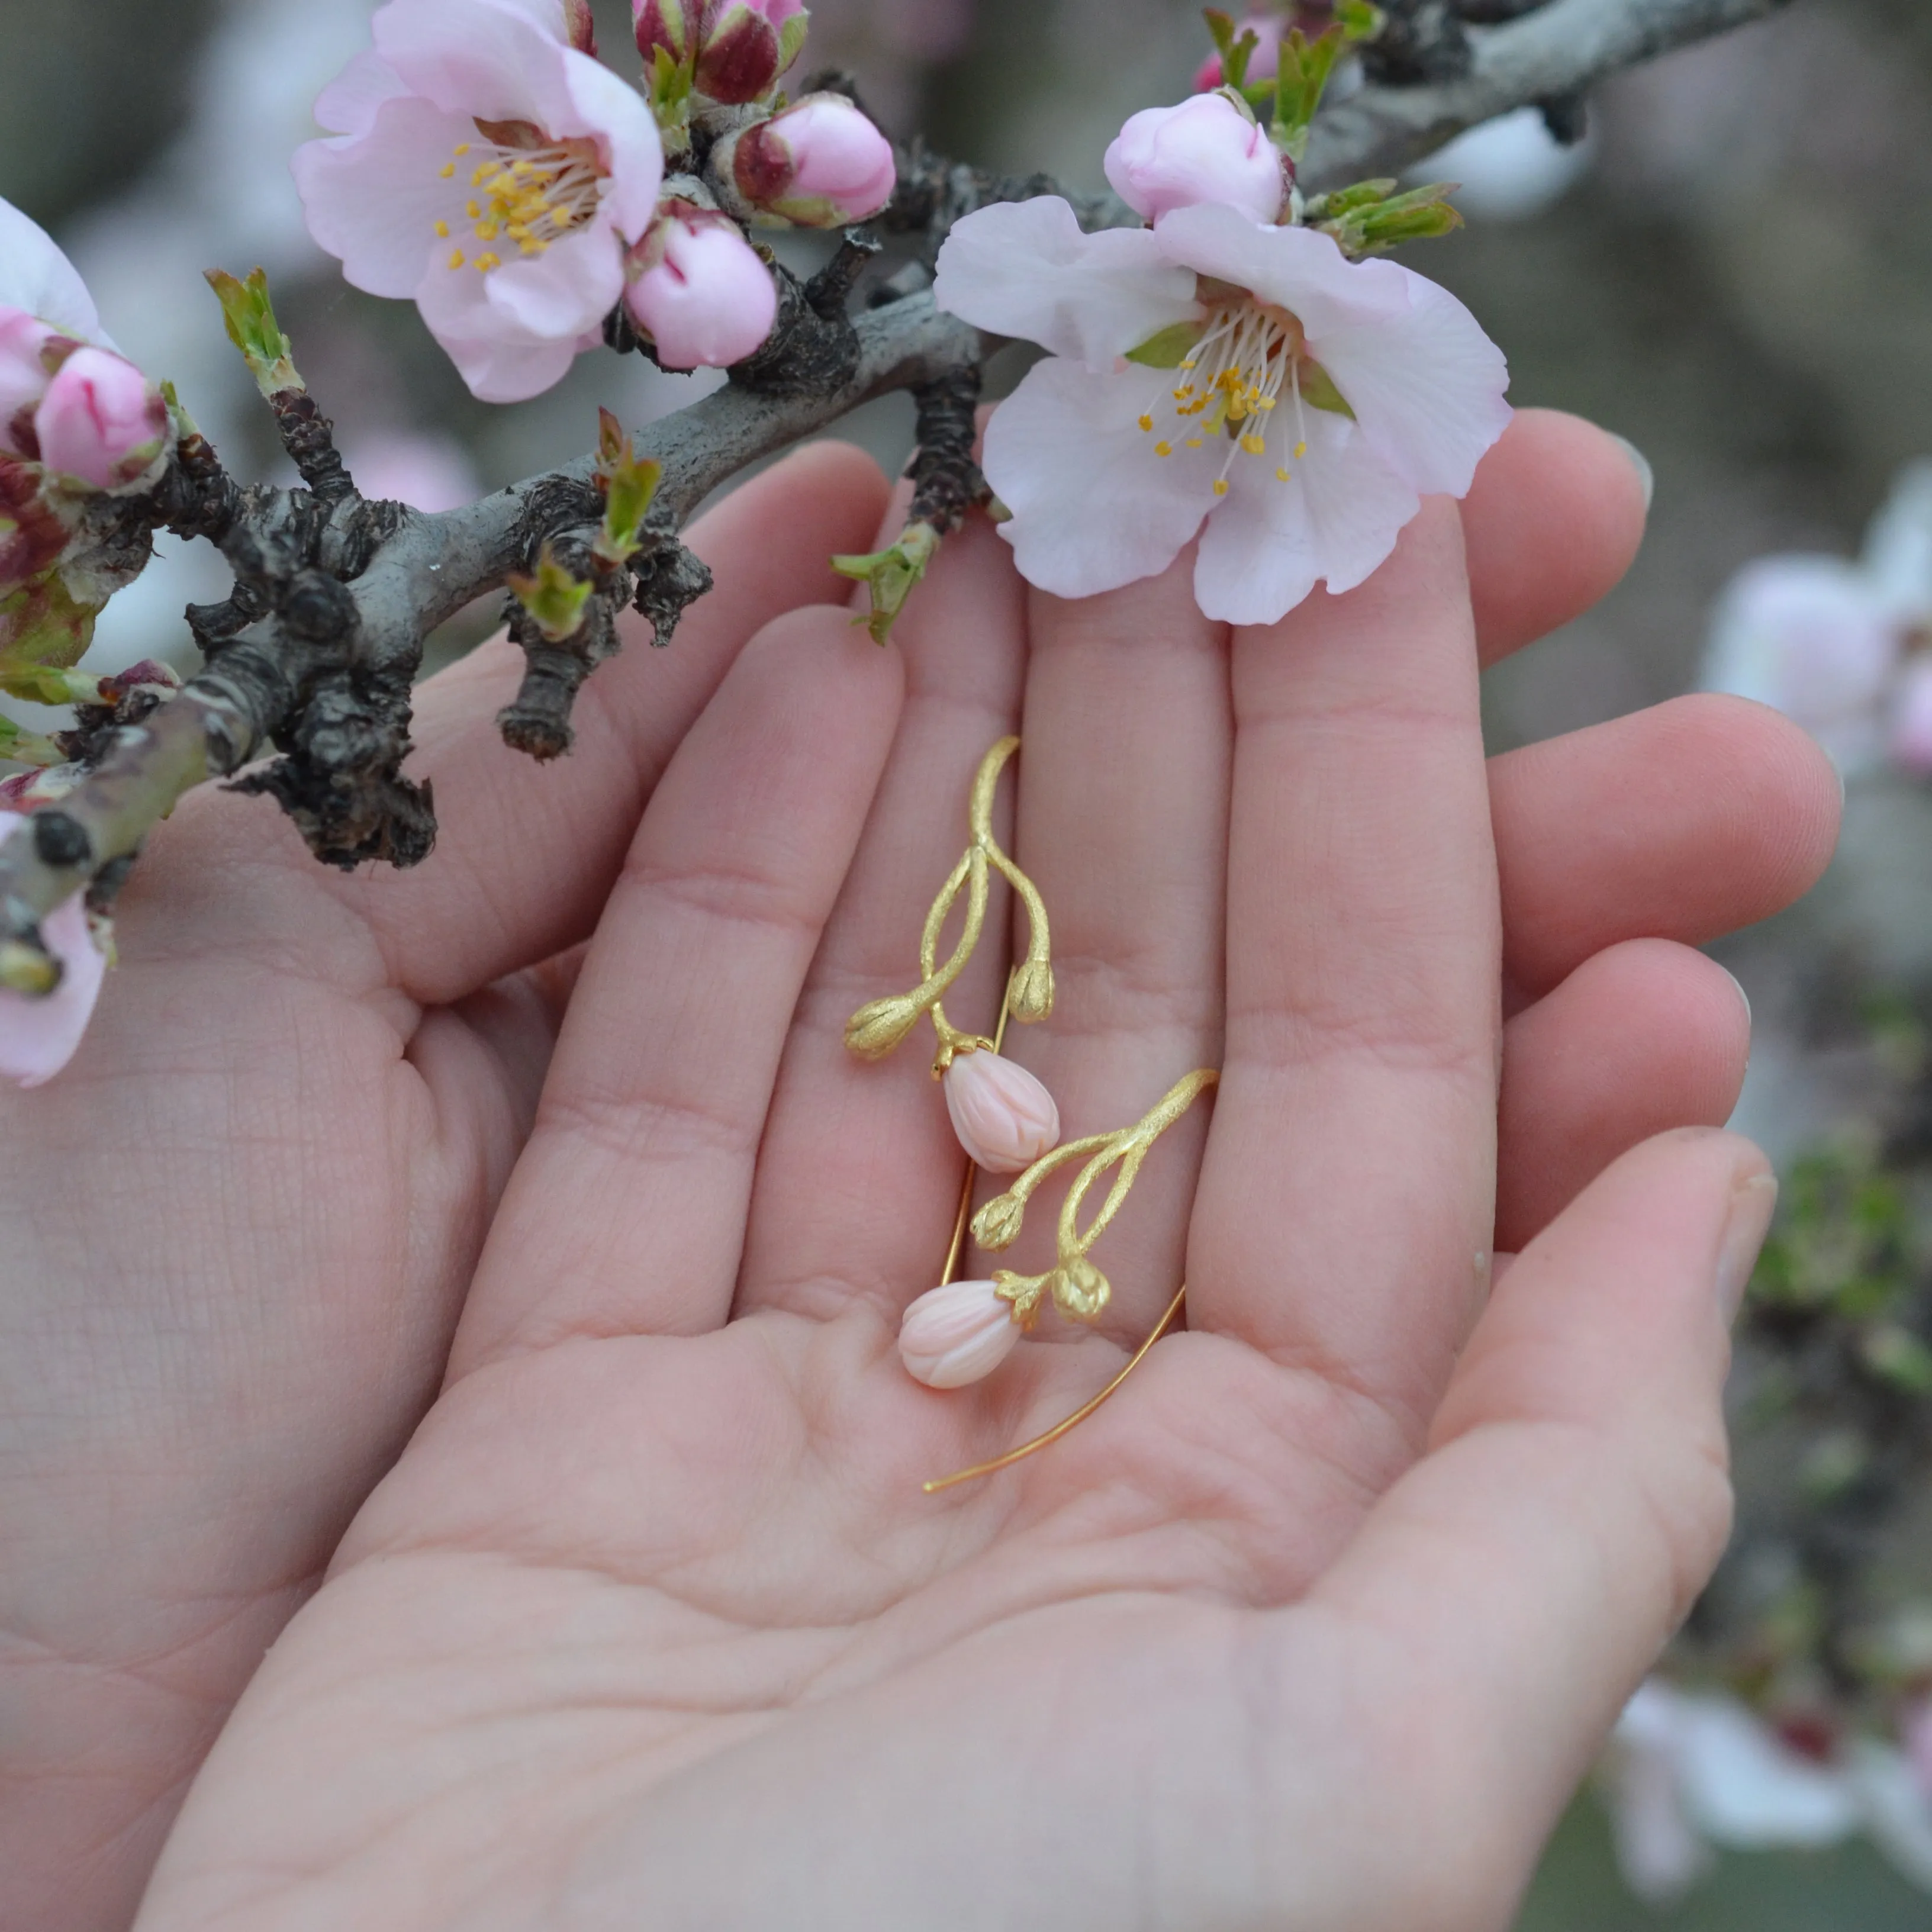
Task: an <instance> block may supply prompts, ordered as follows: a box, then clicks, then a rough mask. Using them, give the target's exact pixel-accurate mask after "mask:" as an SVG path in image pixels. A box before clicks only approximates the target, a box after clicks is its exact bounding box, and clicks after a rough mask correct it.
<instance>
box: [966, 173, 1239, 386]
mask: <svg viewBox="0 0 1932 1932" xmlns="http://www.w3.org/2000/svg"><path fill="white" fill-rule="evenodd" d="M932 295H933V300H934V301H935V302H937V303H938V305H939V306H940V308H942V309H944V310H945V311H947V313H948V314H953V315H956V316H959V317H962V318H963V319H964V320H966V321H968V322H970V323H973V324H974V326H975V327H977V328H980V329H991V330H992V331H994V332H995V333H997V334H998V335H1016V336H1022V337H1024V338H1025V339H1026V340H1027V341H1030V342H1037V343H1039V344H1041V345H1042V346H1043V347H1046V348H1047V349H1050V350H1052V352H1053V353H1054V354H1055V355H1056V356H1078V357H1079V358H1081V359H1082V360H1083V361H1085V362H1088V364H1090V365H1091V366H1092V367H1093V368H1096V369H1111V368H1112V367H1113V366H1114V364H1115V362H1116V361H1117V360H1118V358H1120V357H1121V356H1124V355H1125V354H1126V353H1127V351H1128V350H1130V349H1133V348H1136V347H1138V346H1139V344H1142V343H1143V342H1145V341H1146V340H1147V339H1148V337H1149V336H1151V335H1154V334H1156V333H1157V332H1158V331H1160V330H1161V329H1166V328H1167V327H1168V326H1169V325H1170V324H1172V323H1177V322H1186V321H1189V320H1193V318H1194V317H1198V316H1199V314H1201V313H1202V311H1201V307H1200V305H1199V303H1198V302H1196V301H1195V299H1194V277H1193V274H1192V273H1191V272H1190V271H1189V270H1188V269H1184V268H1181V267H1178V266H1175V264H1174V263H1172V262H1170V261H1169V260H1166V258H1165V257H1163V254H1162V251H1161V248H1160V245H1159V243H1158V242H1157V241H1156V240H1155V239H1154V236H1152V235H1151V234H1150V233H1148V232H1147V231H1146V230H1145V229H1138V230H1136V229H1118V228H1115V229H1107V230H1106V231H1105V232H1103V233H1100V234H1098V235H1088V234H1086V233H1083V232H1082V229H1081V226H1080V223H1079V221H1078V220H1076V218H1075V216H1074V213H1073V209H1072V208H1070V207H1069V206H1068V205H1067V203H1066V202H1064V200H1062V199H1061V197H1060V196H1058V195H1042V196H1038V197H1037V199H1034V200H1032V201H1016V202H998V203H996V204H995V205H994V206H992V207H991V208H980V209H978V210H977V211H975V212H974V213H973V214H969V215H968V216H967V217H966V218H965V220H963V221H962V222H960V223H959V224H958V225H957V226H956V227H955V228H954V229H953V232H952V233H951V234H950V235H949V236H947V239H946V244H945V246H944V248H941V250H940V251H939V262H938V272H937V274H936V275H935V279H934V283H933V290H932Z"/></svg>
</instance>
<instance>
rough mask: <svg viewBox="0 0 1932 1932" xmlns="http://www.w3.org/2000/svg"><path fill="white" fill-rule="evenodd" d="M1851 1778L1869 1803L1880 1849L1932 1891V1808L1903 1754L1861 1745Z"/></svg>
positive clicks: (1868, 1823)
mask: <svg viewBox="0 0 1932 1932" xmlns="http://www.w3.org/2000/svg"><path fill="white" fill-rule="evenodd" d="M1852 1781H1853V1782H1854V1783H1855V1784H1856V1786H1857V1787H1858V1792H1859V1793H1860V1795H1861V1797H1862V1798H1863V1799H1864V1813H1865V1829H1866V1831H1867V1832H1869V1833H1870V1835H1871V1838H1872V1839H1873V1842H1874V1843H1876V1845H1877V1846H1878V1848H1879V1850H1880V1851H1882V1852H1884V1854H1885V1856H1886V1857H1887V1858H1889V1859H1890V1860H1891V1862H1892V1863H1893V1864H1894V1865H1896V1866H1897V1868H1898V1869H1899V1870H1900V1871H1901V1872H1903V1873H1904V1874H1905V1876H1906V1877H1907V1878H1909V1879H1911V1881H1912V1883H1913V1884H1914V1885H1917V1886H1918V1888H1920V1890H1921V1891H1932V1804H1928V1803H1927V1800H1926V1796H1925V1791H1924V1787H1923V1786H1922V1785H1921V1784H1920V1783H1919V1781H1918V1774H1917V1773H1916V1772H1915V1771H1914V1770H1913V1769H1912V1764H1911V1761H1910V1760H1909V1759H1908V1758H1907V1757H1906V1756H1905V1754H1904V1753H1903V1752H1902V1751H1893V1750H1891V1749H1889V1748H1888V1747H1886V1746H1885V1745H1876V1744H1861V1745H1858V1746H1856V1747H1855V1748H1854V1750H1853V1751H1852Z"/></svg>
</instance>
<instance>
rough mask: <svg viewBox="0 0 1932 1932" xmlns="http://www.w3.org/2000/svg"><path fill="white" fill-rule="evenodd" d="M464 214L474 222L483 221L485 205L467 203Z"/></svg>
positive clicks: (464, 205)
mask: <svg viewBox="0 0 1932 1932" xmlns="http://www.w3.org/2000/svg"><path fill="white" fill-rule="evenodd" d="M463 213H464V214H466V215H468V216H469V218H470V220H472V221H481V220H482V219H483V204H482V203H481V202H480V201H466V202H464V203H463Z"/></svg>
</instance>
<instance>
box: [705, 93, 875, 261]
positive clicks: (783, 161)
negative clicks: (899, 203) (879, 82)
mask: <svg viewBox="0 0 1932 1932" xmlns="http://www.w3.org/2000/svg"><path fill="white" fill-rule="evenodd" d="M720 145H721V146H723V145H724V144H723V143H721V144H720ZM713 165H714V166H729V168H730V178H731V181H732V183H733V185H734V186H735V187H736V189H737V190H738V192H739V194H741V195H742V196H743V197H744V198H745V201H746V202H748V204H749V205H751V207H752V208H756V209H757V210H760V211H762V212H763V213H764V214H767V215H771V216H773V217H776V218H777V220H779V221H780V222H789V223H790V224H791V225H792V226H794V227H797V228H836V227H839V226H841V225H843V224H844V223H846V222H848V221H863V220H865V219H866V217H868V216H869V215H874V214H877V213H878V211H880V208H883V207H884V206H885V205H886V202H889V201H890V200H891V199H892V193H893V190H894V189H895V188H896V187H898V166H897V163H895V161H894V160H893V158H892V143H891V142H889V141H888V140H887V139H886V137H885V136H884V135H883V134H882V133H880V132H879V130H878V129H877V128H876V127H874V126H873V125H872V124H871V121H868V120H867V119H866V118H865V115H862V113H859V110H858V109H857V108H856V107H853V104H851V102H850V101H847V99H846V98H845V97H844V95H842V94H808V95H805V98H803V99H802V101H799V102H798V103H797V104H796V106H794V107H787V109H786V110H785V111H784V113H782V114H776V115H773V116H772V118H771V119H770V120H769V121H759V122H758V123H757V124H756V125H755V126H753V127H747V128H746V129H745V130H744V131H743V132H742V133H740V134H738V135H736V136H733V139H732V140H731V142H730V144H729V152H728V154H724V155H720V156H718V157H716V158H715V160H714V162H713Z"/></svg>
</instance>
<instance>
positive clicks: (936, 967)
mask: <svg viewBox="0 0 1932 1932" xmlns="http://www.w3.org/2000/svg"><path fill="white" fill-rule="evenodd" d="M1019 748H1020V741H1019V739H1018V738H1016V737H1014V738H1002V739H1001V740H1000V742H998V744H997V745H995V746H994V747H993V748H992V750H991V751H989V752H988V753H987V754H986V757H984V758H983V759H982V760H980V769H979V770H978V772H977V773H976V774H975V775H974V779H973V791H972V796H971V800H970V801H969V802H968V807H967V823H968V827H969V829H970V832H971V844H968V847H967V848H966V850H965V853H964V855H963V856H962V857H961V859H960V860H959V863H958V864H957V865H955V866H954V867H953V870H952V871H951V872H950V874H948V875H947V880H946V883H945V884H944V886H941V888H940V891H939V896H938V898H935V900H934V901H933V902H932V910H931V911H929V913H927V914H926V926H925V929H924V930H923V932H921V934H920V935H919V971H921V973H922V974H924V975H925V977H924V978H923V979H922V980H921V981H920V983H919V985H918V986H915V987H914V988H913V989H912V991H911V992H909V993H895V994H893V995H890V996H889V997H888V998H885V999H882V1000H872V1001H868V1002H867V1004H865V1005H864V1006H862V1007H860V1008H859V1010H858V1011H857V1012H856V1013H854V1014H853V1016H852V1017H851V1018H850V1019H849V1020H847V1022H845V1044H846V1046H847V1048H848V1049H850V1051H851V1052H853V1053H855V1054H856V1055H858V1056H859V1058H860V1059H862V1060H883V1058H885V1057H886V1055H887V1054H889V1053H890V1052H892V1050H893V1049H894V1048H895V1047H896V1046H898V1044H899V1043H900V1042H901V1040H904V1038H905V1037H906V1035H907V1034H909V1033H910V1032H911V1031H912V1030H913V1028H914V1027H915V1026H916V1025H918V1023H919V1016H920V1015H922V1013H930V1014H931V1015H932V1025H933V1031H935V1033H936V1034H938V1036H939V1052H938V1056H937V1057H936V1058H935V1060H934V1061H933V1064H932V1071H933V1074H934V1076H935V1079H936V1078H938V1077H939V1076H942V1075H944V1073H945V1072H946V1070H947V1068H948V1067H950V1066H951V1065H952V1064H953V1059H954V1057H955V1056H956V1055H959V1054H962V1053H977V1052H992V1051H993V1043H992V1041H991V1040H983V1039H981V1038H980V1037H978V1036H977V1034H965V1033H962V1032H961V1031H959V1028H956V1027H955V1026H954V1025H953V1024H952V1023H951V1022H950V1021H949V1020H948V1019H947V1017H946V1010H945V1007H944V1006H943V1005H942V1004H941V1002H942V1001H943V1000H944V998H945V996H946V995H947V992H948V991H949V990H950V988H951V987H952V986H953V982H954V981H955V980H957V979H958V978H959V975H960V974H962V973H963V972H964V971H965V970H966V962H968V960H969V959H971V958H972V956H973V953H974V948H975V947H977V946H978V944H979V943H980V935H981V933H982V932H983V931H984V930H985V928H986V901H987V897H988V894H989V890H990V889H991V886H992V874H994V873H995V872H998V874H1000V875H1001V877H1003V878H1004V879H1005V880H1006V881H1007V883H1008V884H1009V885H1010V886H1012V887H1013V890H1014V891H1015V892H1017V893H1018V894H1019V897H1020V902H1021V903H1022V904H1023V905H1024V906H1025V907H1026V913H1027V951H1026V957H1025V959H1024V960H1022V962H1020V964H1019V965H1018V966H1016V967H1015V968H1013V973H1012V974H1011V976H1010V978H1009V980H1008V983H1007V1001H1006V1005H1007V1012H1008V1013H1010V1014H1011V1015H1012V1016H1013V1018H1014V1019H1016V1020H1018V1021H1019V1022H1021V1024H1022V1025H1028V1026H1030V1025H1033V1024H1034V1023H1035V1022H1037V1021H1040V1020H1043V1019H1046V1018H1047V1017H1048V1016H1049V1014H1051V1013H1052V1011H1053V962H1052V952H1051V943H1050V941H1049V935H1048V932H1047V923H1046V902H1045V901H1043V899H1042V898H1041V897H1040V892H1039V889H1037V887H1036V886H1034V883H1033V881H1032V880H1031V879H1029V878H1028V877H1027V875H1026V874H1025V873H1024V872H1023V871H1021V870H1020V868H1019V866H1017V865H1015V864H1014V863H1013V860H1012V859H1010V858H1008V857H1007V855H1006V853H1004V851H1003V850H1001V847H1000V843H999V841H998V839H996V838H995V837H994V836H993V797H994V793H995V791H996V790H998V786H999V782H1000V774H1001V772H1002V771H1003V770H1004V769H1005V768H1006V765H1007V760H1009V759H1010V758H1011V757H1013V754H1014V753H1015V752H1016V751H1018V750H1019ZM962 894H963V895H965V901H966V905H965V926H964V927H963V929H962V931H961V932H960V935H959V943H958V944H957V945H956V946H955V947H954V948H953V952H952V953H951V955H950V956H949V957H948V958H947V959H946V960H945V961H944V963H941V961H940V959H939V941H940V935H941V932H943V931H944V929H945V926H946V922H947V918H948V917H949V916H950V914H951V913H952V910H953V906H954V905H955V904H956V902H957V901H959V898H960V897H961V895H962Z"/></svg>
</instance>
